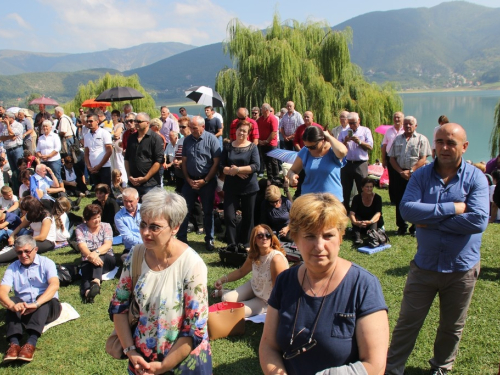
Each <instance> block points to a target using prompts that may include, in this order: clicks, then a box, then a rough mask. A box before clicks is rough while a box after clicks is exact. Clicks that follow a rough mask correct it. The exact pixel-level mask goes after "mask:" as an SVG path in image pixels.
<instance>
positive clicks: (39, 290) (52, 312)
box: [0, 235, 61, 363]
mask: <svg viewBox="0 0 500 375" xmlns="http://www.w3.org/2000/svg"><path fill="white" fill-rule="evenodd" d="M14 248H15V251H16V254H17V258H18V260H16V261H15V262H13V263H12V264H10V265H9V267H7V270H6V271H5V274H4V276H3V279H2V284H1V285H0V303H1V304H2V306H3V307H5V309H6V310H7V312H6V314H5V326H6V330H7V333H6V336H7V340H8V341H9V348H8V349H7V352H6V354H5V356H4V358H3V362H4V363H6V362H11V361H15V360H19V361H24V362H31V361H32V360H33V356H34V354H35V350H36V344H37V341H38V338H39V337H40V336H41V335H42V332H43V328H44V326H45V325H46V324H47V323H50V322H53V321H54V320H56V319H57V318H58V317H59V315H60V314H61V304H60V302H59V299H58V293H57V291H58V290H59V278H58V277H57V270H56V265H55V263H54V262H53V261H52V260H50V259H49V258H46V257H44V256H40V255H38V254H37V251H38V248H37V247H36V241H35V240H34V239H33V237H31V236H29V235H24V236H19V237H17V238H16V240H15V242H14ZM11 290H13V291H14V296H13V297H9V292H10V291H11ZM23 331H24V332H26V333H27V335H28V340H27V341H26V343H25V344H24V345H23V346H22V347H21V339H22V338H23Z"/></svg>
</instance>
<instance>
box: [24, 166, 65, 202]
mask: <svg viewBox="0 0 500 375" xmlns="http://www.w3.org/2000/svg"><path fill="white" fill-rule="evenodd" d="M47 174H49V175H50V177H51V178H49V177H47ZM33 179H34V180H35V185H38V186H32V191H34V190H33V188H35V189H38V190H40V191H41V192H42V193H43V195H42V196H41V197H40V202H41V203H42V204H43V206H44V207H45V208H46V209H47V210H49V211H51V210H52V208H53V207H54V201H55V199H54V198H53V197H52V196H51V195H50V194H57V193H62V192H65V189H64V186H62V184H60V183H59V181H58V179H57V176H56V175H55V173H54V171H53V170H52V169H50V168H49V167H47V166H46V165H44V164H38V165H37V166H36V168H35V174H34V175H33V177H32V183H33ZM32 195H33V192H32Z"/></svg>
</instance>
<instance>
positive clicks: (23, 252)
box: [16, 246, 36, 256]
mask: <svg viewBox="0 0 500 375" xmlns="http://www.w3.org/2000/svg"><path fill="white" fill-rule="evenodd" d="M35 249H36V246H35V247H34V248H33V249H31V250H21V251H17V250H16V254H17V256H21V255H23V254H25V255H30V254H31V253H32V252H33V250H35Z"/></svg>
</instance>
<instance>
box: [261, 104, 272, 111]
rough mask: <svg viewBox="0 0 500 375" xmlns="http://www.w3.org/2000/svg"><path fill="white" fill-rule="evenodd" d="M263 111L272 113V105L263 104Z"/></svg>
mask: <svg viewBox="0 0 500 375" xmlns="http://www.w3.org/2000/svg"><path fill="white" fill-rule="evenodd" d="M261 109H263V110H265V111H270V110H271V105H270V104H269V103H264V104H262V107H261Z"/></svg>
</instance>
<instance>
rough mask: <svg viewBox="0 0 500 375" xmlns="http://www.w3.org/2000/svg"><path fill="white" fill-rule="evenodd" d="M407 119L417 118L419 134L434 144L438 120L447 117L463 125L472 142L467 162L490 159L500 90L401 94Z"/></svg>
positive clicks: (466, 156) (466, 157)
mask: <svg viewBox="0 0 500 375" xmlns="http://www.w3.org/2000/svg"><path fill="white" fill-rule="evenodd" d="M401 96H402V98H403V102H404V111H403V112H404V114H405V116H415V118H416V119H417V123H418V128H417V131H418V132H420V133H422V134H424V135H425V136H426V137H427V138H428V139H429V141H430V142H432V138H433V134H434V128H435V127H436V126H437V125H438V123H437V119H438V118H439V116H441V115H446V116H447V117H448V119H449V120H450V122H456V123H458V124H460V125H462V126H463V127H464V128H465V130H466V132H467V138H468V140H469V148H468V149H467V152H466V153H465V154H464V157H465V159H470V160H472V161H473V162H479V161H481V160H484V161H487V160H489V159H490V143H489V142H490V135H491V130H492V129H493V124H494V120H495V119H494V115H495V106H496V105H497V103H498V101H499V100H500V91H461V92H433V93H411V94H401Z"/></svg>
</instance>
